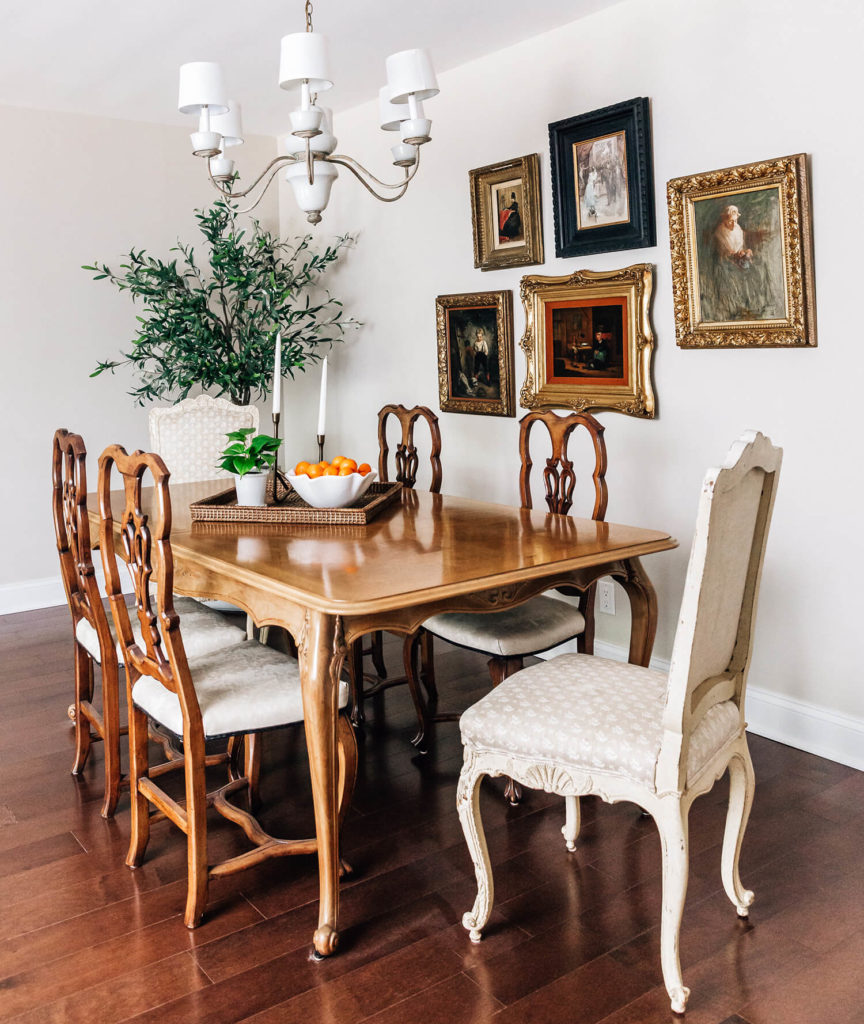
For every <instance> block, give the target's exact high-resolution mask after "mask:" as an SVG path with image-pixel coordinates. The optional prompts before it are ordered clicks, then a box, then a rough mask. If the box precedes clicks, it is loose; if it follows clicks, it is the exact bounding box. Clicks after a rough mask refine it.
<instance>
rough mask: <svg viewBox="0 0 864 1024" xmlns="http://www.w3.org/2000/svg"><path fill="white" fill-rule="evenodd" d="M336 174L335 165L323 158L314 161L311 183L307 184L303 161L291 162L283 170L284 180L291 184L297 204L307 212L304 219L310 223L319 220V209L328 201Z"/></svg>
mask: <svg viewBox="0 0 864 1024" xmlns="http://www.w3.org/2000/svg"><path fill="white" fill-rule="evenodd" d="M338 176H339V172H338V171H337V170H336V168H335V166H334V165H333V164H331V163H327V162H326V161H325V160H316V161H315V174H314V177H315V182H314V184H312V185H310V184H309V177H308V172H307V170H306V163H305V161H304V162H302V163H298V164H291V165H290V166H289V167H288V168H287V170H286V171H285V180H286V181H288V182H290V184H291V188H292V190H293V191H294V198H295V199H296V201H297V205H298V206H299V207H300V209H301V210H302V211H303V212H304V213H306V214H309V216H308V217H307V218H306V219H307V220H308V221H309V222H310V223H311V224H317V223H318V221H319V220H321V217H320V214H321V211H322V210H325V209H326V208H327V204H328V203H329V202H330V189H331V187H332V185H333V182H334V181H335V180H336V178H338Z"/></svg>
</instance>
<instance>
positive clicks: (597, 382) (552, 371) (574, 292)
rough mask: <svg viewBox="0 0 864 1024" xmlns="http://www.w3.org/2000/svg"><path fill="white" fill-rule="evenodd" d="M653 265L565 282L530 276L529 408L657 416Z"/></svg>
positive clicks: (524, 395) (526, 300)
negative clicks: (653, 362) (653, 368)
mask: <svg viewBox="0 0 864 1024" xmlns="http://www.w3.org/2000/svg"><path fill="white" fill-rule="evenodd" d="M653 281H654V272H653V268H652V267H651V265H650V264H648V263H637V264H634V265H633V266H632V267H624V269H623V270H612V271H609V272H604V273H595V272H594V271H591V270H577V271H575V273H573V274H569V275H565V276H563V277H543V276H540V275H533V276H528V277H523V278H522V287H521V294H522V303H523V305H524V306H525V334H524V336H523V338H522V341H521V343H520V344H521V346H522V349H523V350H524V352H525V360H526V363H527V375H526V378H525V383H524V385H523V387H522V391H521V394H520V396H519V401H520V404H521V405H522V407H523V408H525V409H548V408H551V407H564V408H566V409H573V410H574V411H575V412H586V411H590V410H591V409H614V410H617V411H618V412H623V413H627V414H628V415H630V416H645V417H649V418H650V417H653V416H654V413H655V401H654V390H653V388H652V385H651V360H652V356H653V353H654V335H653V333H652V331H651V323H650V306H651V292H652V289H653Z"/></svg>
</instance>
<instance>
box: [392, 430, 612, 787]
mask: <svg viewBox="0 0 864 1024" xmlns="http://www.w3.org/2000/svg"><path fill="white" fill-rule="evenodd" d="M538 423H539V424H542V425H543V426H544V427H545V428H546V429H547V430H548V432H549V436H550V439H551V444H552V454H551V456H550V457H549V458H547V459H546V462H545V465H544V467H543V482H544V485H545V500H546V507H547V509H548V511H549V512H551V513H553V514H555V515H567V514H568V513H569V512H570V510H571V508H572V505H573V497H574V491H575V487H576V473H575V470H574V468H573V461H572V460H571V459H570V457H569V454H568V447H569V444H570V441H571V439H572V436H573V434H574V432H575V431H576V430H577V429H582V430H584V431H585V432H586V433H587V435H588V437H589V438H590V441H591V445H592V449H593V454H594V466H593V470H592V476H591V479H592V483H593V492H594V494H593V499H594V500H593V509H592V512H591V518H592V519H594V520H597V521H601V522H602V520H603V519H604V517H605V515H606V504H607V500H608V492H607V488H606V479H605V477H606V466H607V460H606V443H605V441H604V440H603V430H604V428H603V426H602V424H600V423H599V422H598V421H597V420H596V419H595V418H594V417H593V416H591V415H590V414H589V413H569V414H567V415H564V416H560V415H558V414H557V413H555V412H551V411H548V412H529V413H528V414H527V415H526V416H523V417H522V419H521V420H520V421H519V456H520V460H521V469H520V472H519V494H520V499H521V503H522V507H523V508H526V509H530V508H533V501H532V497H531V470H532V468H533V461H532V459H531V452H530V440H531V432H532V430H533V428H534V427H535V426H536V425H537V424H538ZM594 591H595V587H594V586H593V585H592V586H591V587H588V588H587V589H586V590H585V591H584V592H582V593H580V594H579V604H578V607H575V606H574V605H572V604H568V603H565V602H564V601H559V600H557V599H556V598H553V597H547V596H545V595H541V596H539V597H534V598H531V599H530V600H529V601H526V602H525V603H524V604H520V605H517V606H516V607H515V608H508V609H506V610H504V611H500V612H484V613H480V614H473V613H468V612H445V613H443V614H440V615H434V616H432V617H431V618H429V619H427V620H426V621H425V622H424V623H423V629H424V630H425V632H426V634H427V635H429V636H430V637H431V636H435V637H438V638H439V639H441V640H446V641H447V642H448V643H452V644H455V645H457V646H459V647H465V648H468V649H469V650H473V651H478V652H480V653H482V654H487V655H489V662H488V665H489V674H490V676H491V679H492V685H493V686H497V685H498V684H499V683H501V682H502V681H503V680H504V679H506V678H507V677H508V676H510V675H512V674H513V673H514V672H518V671H519V669H521V668H522V666H523V664H524V658H525V657H527V656H528V655H529V654H536V653H538V652H540V651H546V650H548V649H549V648H551V647H557V646H558V644H562V643H565V642H566V641H568V640H572V639H574V638H576V639H577V643H578V649H579V650H580V651H582V652H585V653H586V654H591V653H592V652H593V650H594ZM416 649H417V641H416V637H415V638H413V640H412V638H409V640H408V641H406V649H405V662H406V674H407V676H408V679H409V683H410V685H411V692H412V696H413V697H414V703H415V706H416V707H417V708H418V721H419V728H418V732H417V735H416V736H415V737H414V739H413V740H412V742H413V743H414V744H415V746H419V747H422V745H423V742H424V739H425V736H426V732H427V730H428V726H429V723H430V722H431V721H455V720H456V719H457V718H458V717H459V716H458V714H454V713H441V714H433V713H431V712H430V709H429V702H427V701H426V699H425V698H424V696H423V693H422V692H421V689H420V687H419V685H418V681H417V676H418V673H417V669H416V660H417V659H416ZM506 795H507V796H508V798H509V799H510V800H511V802H516V801H518V799H519V791H518V789H517V788H515V787H513V786H510V785H508V788H507V793H506Z"/></svg>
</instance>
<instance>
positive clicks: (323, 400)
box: [318, 356, 327, 435]
mask: <svg viewBox="0 0 864 1024" xmlns="http://www.w3.org/2000/svg"><path fill="white" fill-rule="evenodd" d="M326 419H327V356H324V362H323V363H322V364H321V394H320V396H319V398H318V433H319V435H323V434H324V433H325V431H324V421H325V420H326Z"/></svg>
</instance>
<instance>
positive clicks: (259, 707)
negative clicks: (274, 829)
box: [99, 445, 357, 928]
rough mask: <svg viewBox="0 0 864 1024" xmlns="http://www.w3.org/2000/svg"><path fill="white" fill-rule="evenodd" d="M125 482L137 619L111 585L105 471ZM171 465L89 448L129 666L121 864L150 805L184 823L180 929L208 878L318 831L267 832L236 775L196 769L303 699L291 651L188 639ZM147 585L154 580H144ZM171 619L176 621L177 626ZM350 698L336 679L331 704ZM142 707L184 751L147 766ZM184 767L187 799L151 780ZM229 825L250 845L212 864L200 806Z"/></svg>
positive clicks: (348, 785) (201, 904)
mask: <svg viewBox="0 0 864 1024" xmlns="http://www.w3.org/2000/svg"><path fill="white" fill-rule="evenodd" d="M115 468H116V469H117V471H118V473H119V475H120V478H121V480H122V484H123V491H124V501H123V511H122V513H121V515H120V520H119V523H118V527H119V535H120V539H121V542H122V545H123V559H124V561H126V562H127V564H128V566H129V570H130V574H131V576H132V583H133V588H134V597H135V610H136V613H137V614H136V618H137V620H138V630H137V631H136V630H134V629H133V627H132V623H131V621H130V618H129V610H128V608H127V606H126V602H125V600H124V598H123V594H122V592H121V588H120V577H119V573H118V570H117V559H116V557H115V556H116V548H115V532H114V531H115V525H114V513H113V510H112V507H111V483H112V475H113V470H114V469H115ZM169 476H170V474H169V472H168V470H167V468H166V467H165V463H164V462H163V461H162V460H161V459H160V458H159V456H158V455H154V454H145V453H143V452H134V453H133V454H132V455H128V454H127V453H126V451H125V450H124V449H123V448H120V447H119V446H118V445H112V446H110V447H109V448H106V449H105V451H104V452H103V453H102V456H101V458H100V459H99V511H100V515H101V528H100V543H101V548H102V562H103V565H104V568H105V578H106V583H107V591H108V599H109V603H110V607H111V614H112V616H113V618H114V622H115V625H116V628H117V633H118V635H119V637H120V643H121V645H122V648H123V655H124V660H125V663H126V665H127V666H128V670H127V676H126V679H127V696H128V702H129V752H130V754H129V759H130V789H131V793H132V823H131V824H132V835H131V839H130V844H129V853H128V856H127V858H126V863H127V864H128V865H129V866H130V867H138V866H139V865H140V864H141V862H142V860H143V858H144V854H145V851H146V849H147V844H148V841H149V837H150V814H149V806H148V805H150V804H152V805H153V807H154V808H156V810H157V811H160V812H162V814H164V815H165V817H167V818H168V819H169V820H170V821H172V822H173V823H174V824H175V825H176V826H177V827H178V828H179V829H181V831H183V832H184V833H185V834H186V840H187V850H188V856H187V862H188V886H187V898H186V911H185V916H184V920H185V923H186V927H187V928H195V927H196V926H197V925H198V924H199V922H200V921H201V917H202V915H203V913H204V909H205V907H206V904H207V890H208V885H209V881H210V879H212V878H217V877H221V876H223V875H229V874H233V873H235V872H237V871H241V870H243V869H244V868H247V867H252V866H253V865H255V864H258V863H260V862H261V861H263V860H266V859H268V858H270V857H278V856H286V855H292V854H311V853H315V852H316V851H317V841H316V839H314V838H311V839H277V838H275V837H273V836H271V835H268V834H267V833H266V832H265V831H264V829H263V828H262V827H261V825H260V823H259V822H258V821H257V819H256V818H255V817H254V816H253V815H252V814H251V813H250V812H248V811H246V810H245V809H243V808H240V807H238V806H237V805H236V804H234V803H232V802H231V801H230V799H229V797H232V796H235V795H237V794H239V793H243V792H245V791H248V788H249V779H248V777H247V776H246V775H245V774H241V773H240V770H239V767H238V771H237V773H236V777H235V778H233V779H232V780H231V781H230V782H228V784H227V785H224V786H222V787H221V788H220V789H218V790H216V791H215V792H212V793H208V792H207V788H206V780H205V768H206V767H207V766H208V765H210V764H212V763H214V762H216V761H218V760H220V759H221V758H220V757H219V756H217V757H215V758H214V757H213V756H208V754H207V752H206V748H205V744H206V743H207V741H208V740H212V739H216V738H220V737H222V738H224V737H226V736H233V737H237V736H241V735H244V736H245V735H253V734H257V733H260V732H262V731H264V730H267V729H275V728H279V727H283V726H286V725H291V724H295V723H300V722H302V721H303V698H302V693H301V688H300V673H299V669H298V666H297V662H296V661H294V659H293V658H290V657H288V656H286V655H284V654H281V653H279V652H278V651H275V650H273V649H272V648H270V647H267V646H265V645H263V644H259V643H258V642H257V641H256V640H247V639H243V640H241V642H239V643H237V644H235V645H234V646H232V647H229V648H225V649H222V650H218V651H213V652H210V653H208V654H202V655H198V656H193V655H192V653H191V652H190V651H188V650H187V646H186V643H185V638H184V635H183V634H184V633H185V625H183V616H182V614H181V613H179V612H178V608H177V606H176V604H175V601H174V597H173V585H174V562H173V556H172V551H171V539H170V534H171V495H170V493H169V490H168V479H169ZM145 477H147V478H148V479H150V480H152V484H153V486H154V488H155V512H154V513H153V515H152V517H151V516H150V515H148V514H147V513H145V512H144V510H143V509H142V487H143V481H144V479H145ZM151 582H152V583H153V584H155V588H154V587H152V586H151ZM181 625H183V629H182V630H181ZM347 703H348V686H347V684H342V686H341V687H340V691H339V706H340V708H344V707H345V706H346V704H347ZM148 716H149V717H150V718H152V719H153V720H155V721H156V722H158V723H159V724H160V725H161V726H162V727H163V728H165V729H167V730H168V731H169V732H170V733H172V734H174V735H176V736H178V737H180V738H182V740H183V757H182V759H180V760H175V761H168V762H166V763H164V764H160V765H155V766H152V767H151V765H150V763H149V756H148V742H147V719H148ZM337 757H338V763H339V794H338V795H339V814H340V823H341V820H342V817H344V814H345V811H346V810H347V807H348V804H349V803H350V799H351V794H352V792H353V788H354V782H355V778H356V773H357V743H356V739H355V737H354V731H353V729H352V728H351V724H350V722H349V721H348V719H347V717H346V716H345V715H344V714H342V715H340V716H339V725H338V730H337ZM180 768H182V770H183V773H184V778H185V806H184V805H181V804H180V803H179V802H178V801H176V800H175V799H174V798H173V797H172V796H170V795H169V793H168V792H166V790H164V789H163V788H161V786H159V785H158V784H157V782H156V780H157V779H158V778H160V777H161V776H162V775H163V774H165V773H167V772H171V771H176V770H178V769H180ZM210 805H212V806H213V807H214V808H215V810H217V811H218V812H219V813H220V814H221V815H223V817H225V818H227V819H228V820H229V821H232V822H234V823H235V824H237V825H239V826H240V828H241V829H242V830H243V832H244V833H245V835H246V836H247V838H248V839H249V840H250V842H251V843H252V844H253V846H254V848H253V849H251V850H248V851H246V852H245V853H242V854H239V855H237V856H234V857H231V858H229V859H228V860H225V861H222V862H220V863H218V864H209V863H208V856H207V820H206V813H207V808H208V806H210Z"/></svg>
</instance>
